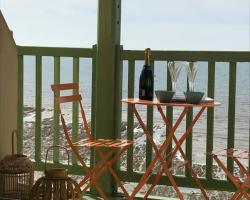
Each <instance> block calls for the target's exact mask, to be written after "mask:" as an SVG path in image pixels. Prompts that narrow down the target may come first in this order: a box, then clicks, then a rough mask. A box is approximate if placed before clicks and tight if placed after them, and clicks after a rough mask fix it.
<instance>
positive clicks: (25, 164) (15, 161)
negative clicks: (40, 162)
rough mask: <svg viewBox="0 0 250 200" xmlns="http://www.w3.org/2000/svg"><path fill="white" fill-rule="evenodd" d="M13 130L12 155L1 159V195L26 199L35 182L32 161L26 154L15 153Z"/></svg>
mask: <svg viewBox="0 0 250 200" xmlns="http://www.w3.org/2000/svg"><path fill="white" fill-rule="evenodd" d="M15 133H16V134H17V130H13V131H12V155H7V156H5V157H4V158H3V159H2V160H1V161H0V196H1V197H9V198H17V199H22V200H26V199H28V198H29V192H30V189H31V187H32V185H33V183H34V169H33V166H32V162H31V161H30V160H29V158H28V157H27V156H25V155H20V154H14V134H15Z"/></svg>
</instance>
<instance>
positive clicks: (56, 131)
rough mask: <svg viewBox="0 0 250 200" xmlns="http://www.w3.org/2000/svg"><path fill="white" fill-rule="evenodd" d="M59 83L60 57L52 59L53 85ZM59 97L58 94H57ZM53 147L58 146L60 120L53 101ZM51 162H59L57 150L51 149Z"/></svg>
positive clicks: (57, 106)
mask: <svg viewBox="0 0 250 200" xmlns="http://www.w3.org/2000/svg"><path fill="white" fill-rule="evenodd" d="M59 83H60V57H54V84H59ZM57 93H58V94H57V95H60V92H57ZM53 122H54V123H53V145H54V146H56V145H59V143H60V142H59V138H60V137H59V133H60V118H59V105H58V104H57V103H56V101H55V99H54V115H53ZM53 162H55V163H58V162H59V148H53Z"/></svg>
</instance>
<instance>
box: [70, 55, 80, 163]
mask: <svg viewBox="0 0 250 200" xmlns="http://www.w3.org/2000/svg"><path fill="white" fill-rule="evenodd" d="M73 82H74V83H79V58H78V57H74V58H73ZM76 92H77V91H73V94H76ZM78 114H79V106H78V102H73V103H72V141H73V142H76V141H77V140H78V122H79V118H78ZM72 164H73V165H76V164H77V159H76V156H75V155H74V153H72Z"/></svg>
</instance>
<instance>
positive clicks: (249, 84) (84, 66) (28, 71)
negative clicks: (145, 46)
mask: <svg viewBox="0 0 250 200" xmlns="http://www.w3.org/2000/svg"><path fill="white" fill-rule="evenodd" d="M142 66H143V61H136V63H135V84H134V85H135V88H134V91H135V93H134V96H135V97H138V90H139V89H138V86H139V83H138V81H139V76H140V73H141V70H142ZM35 72H36V70H35V57H34V56H25V57H24V105H25V107H27V108H34V107H35V77H36V76H35V74H36V73H35ZM236 76H237V81H236V110H235V148H240V149H245V150H248V149H249V146H250V142H249V141H250V138H249V135H250V63H237V75H236ZM72 81H73V59H72V58H68V57H62V58H61V59H60V82H61V83H69V82H72ZM208 81H209V80H208V64H207V62H198V72H197V76H196V78H195V82H194V90H195V91H202V92H204V93H205V95H204V96H205V97H207V85H208ZM53 82H54V60H53V57H42V108H43V112H42V120H46V119H48V118H51V117H52V116H53V112H52V111H53V93H52V91H51V88H50V85H51V84H53ZM79 83H80V93H81V94H82V96H83V104H84V108H85V110H86V112H87V117H88V120H89V121H90V119H91V89H92V60H91V59H89V58H80V60H79ZM122 83H123V86H122V98H127V96H128V91H127V85H128V62H127V61H124V62H123V80H122ZM166 86H167V62H164V61H156V62H155V63H154V89H155V90H166V88H167V87H166ZM186 88H187V71H186V68H185V66H184V63H183V67H182V70H181V73H180V76H179V79H178V81H177V96H183V92H184V91H186ZM229 90H230V88H229V63H224V62H216V66H215V96H214V99H215V101H218V102H221V103H222V105H221V106H218V107H216V108H215V109H214V142H213V146H214V149H215V150H217V149H221V148H226V147H227V134H228V131H227V128H228V112H229V109H230V108H229V106H228V102H229ZM67 109H68V112H70V111H71V108H70V107H68V108H67ZM138 109H139V112H140V113H141V115H142V118H143V119H144V120H146V109H145V107H139V108H138ZM181 111H182V108H174V120H176V119H177V117H178V115H179V114H180V112H181ZM197 112H198V109H194V115H195V114H196V113H197ZM34 120H35V113H34V112H33V113H29V115H26V116H25V117H24V123H28V122H30V121H34ZM122 121H124V122H126V121H127V105H122ZM135 121H136V120H135ZM184 130H185V121H184V122H183V123H182V124H181V125H180V127H179V129H178V130H177V133H176V135H177V137H180V136H181V134H182V133H183V131H184ZM206 130H207V113H206V111H205V112H204V113H203V115H202V116H201V118H200V119H199V120H198V122H197V124H196V125H195V127H194V129H193V152H194V153H193V154H194V155H193V159H194V160H197V161H200V162H205V156H204V155H205V154H206V135H207V133H206V132H207V131H206ZM164 132H165V126H164V124H163V121H162V119H161V117H160V115H159V113H158V112H157V109H154V133H153V136H154V139H155V140H156V141H159V138H162V135H164ZM143 141H145V139H144V140H142V142H143ZM184 145H185V143H184Z"/></svg>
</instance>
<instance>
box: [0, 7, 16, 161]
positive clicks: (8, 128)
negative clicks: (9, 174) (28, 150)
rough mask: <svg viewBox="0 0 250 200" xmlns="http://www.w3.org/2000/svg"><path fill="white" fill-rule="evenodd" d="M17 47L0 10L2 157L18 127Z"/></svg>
mask: <svg viewBox="0 0 250 200" xmlns="http://www.w3.org/2000/svg"><path fill="white" fill-rule="evenodd" d="M17 58H18V57H17V47H16V44H15V41H14V39H13V37H12V33H11V32H10V30H9V28H8V26H7V24H6V22H5V20H4V18H3V15H2V13H1V11H0V159H1V158H2V157H3V156H4V155H6V154H10V153H11V132H12V130H13V129H16V128H17V97H18V96H17V84H18V82H17V73H18V72H17V68H18V60H17Z"/></svg>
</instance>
